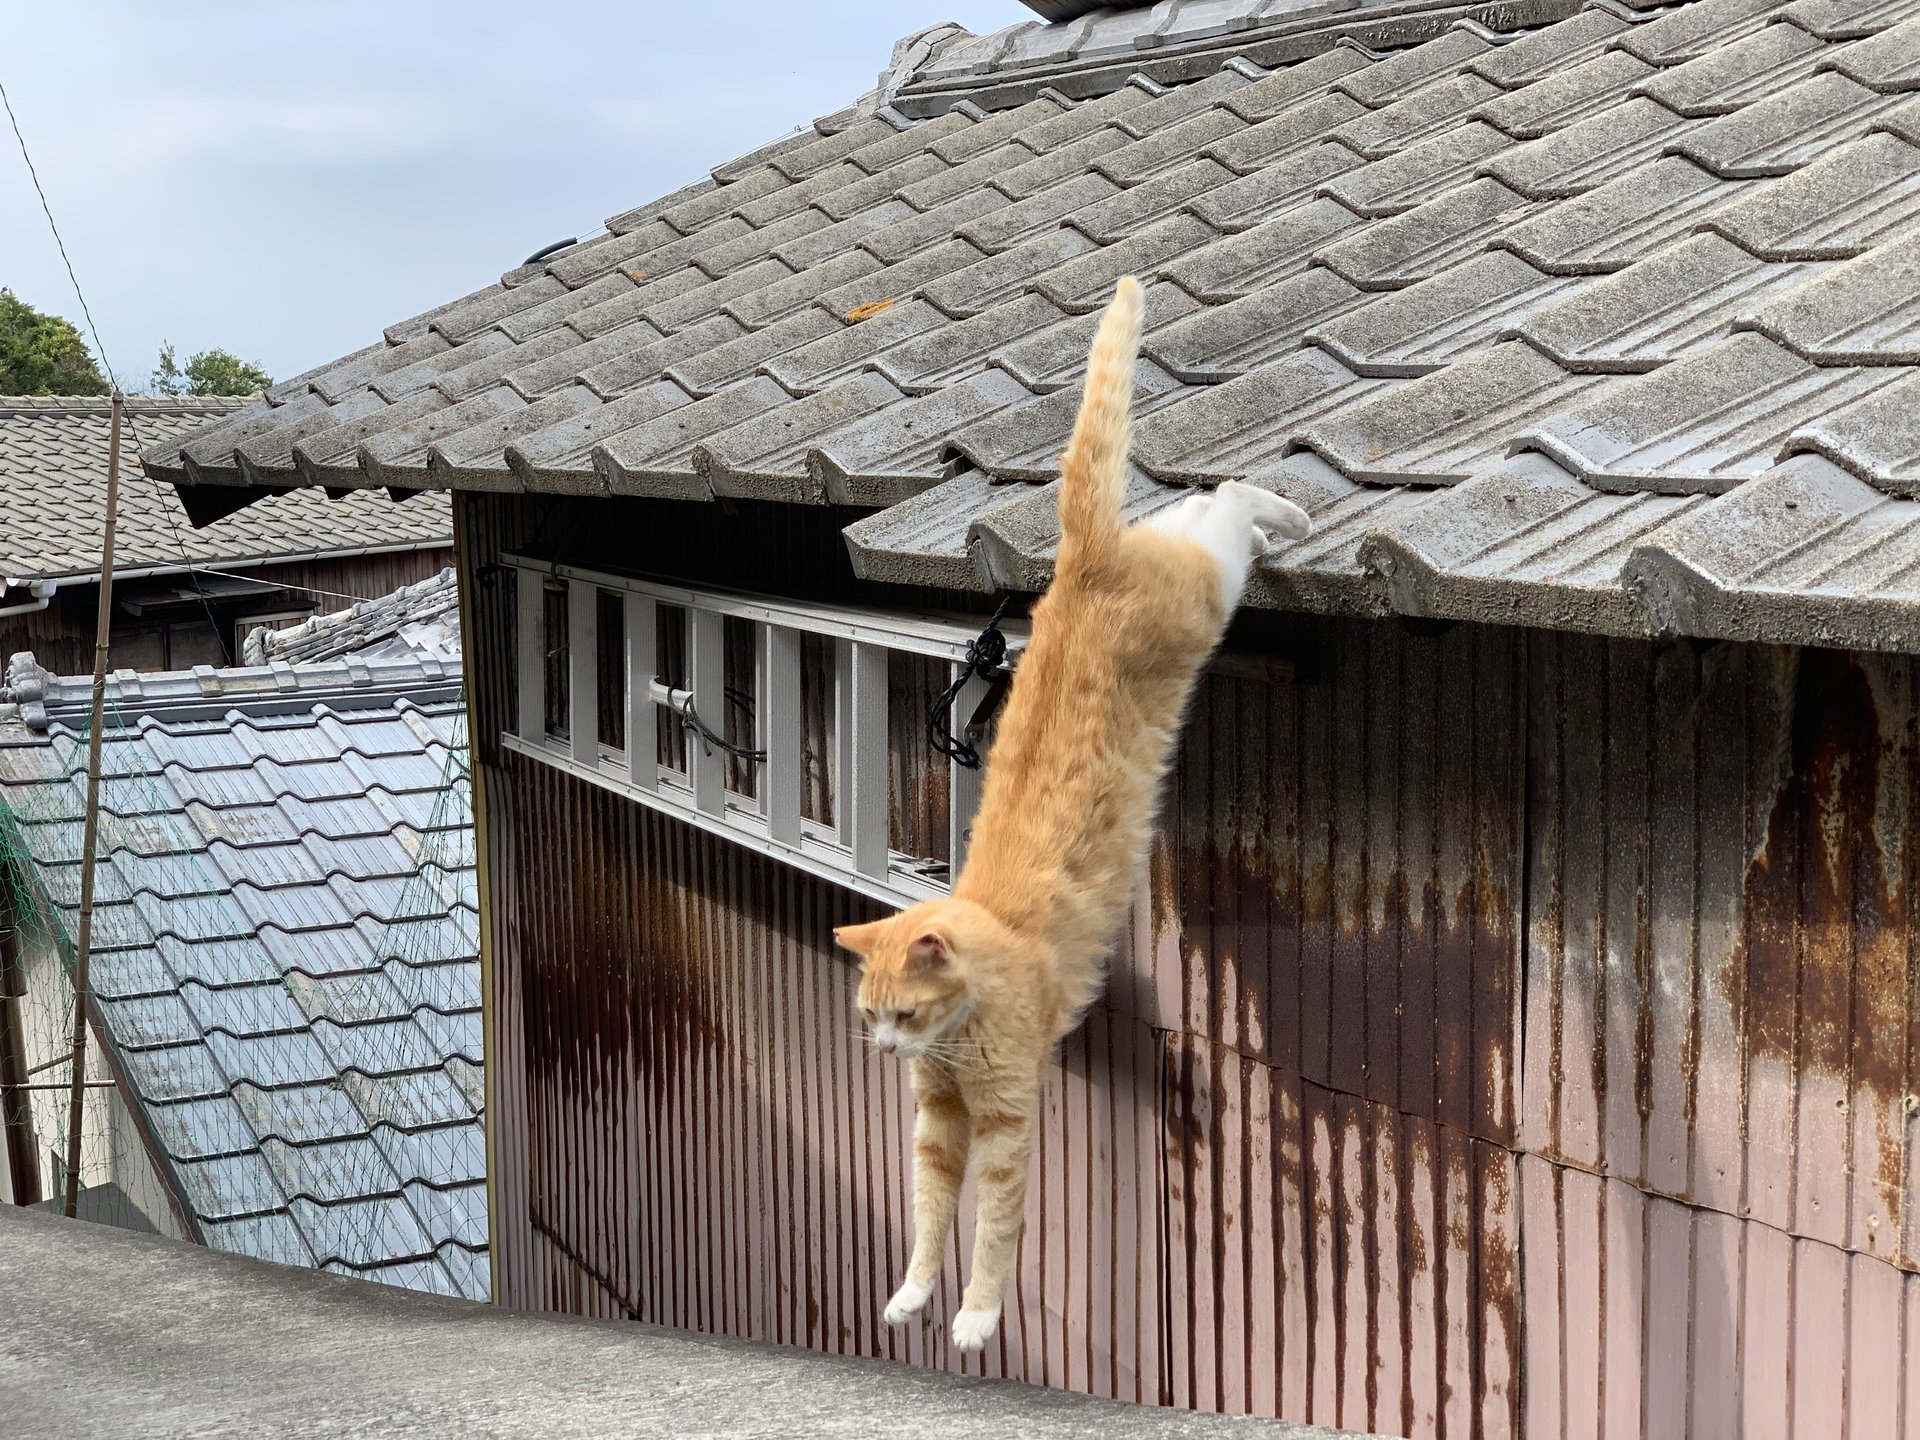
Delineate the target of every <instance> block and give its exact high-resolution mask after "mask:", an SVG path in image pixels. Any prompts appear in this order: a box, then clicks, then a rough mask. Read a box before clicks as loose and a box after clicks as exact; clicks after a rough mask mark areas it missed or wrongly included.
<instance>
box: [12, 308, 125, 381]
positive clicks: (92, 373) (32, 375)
mask: <svg viewBox="0 0 1920 1440" xmlns="http://www.w3.org/2000/svg"><path fill="white" fill-rule="evenodd" d="M108 388H109V387H108V385H107V379H106V376H104V375H102V374H101V373H100V367H99V366H98V365H96V364H94V363H93V356H92V355H91V354H90V353H89V352H88V350H87V342H86V341H84V340H82V339H81V338H80V332H79V331H78V330H76V329H74V328H73V326H72V325H71V324H70V323H69V322H67V321H65V320H62V319H61V318H60V317H59V316H58V315H43V314H41V313H40V312H39V311H38V310H36V309H34V308H33V307H32V306H31V305H29V304H27V302H26V301H24V300H22V299H20V297H19V296H17V295H15V294H14V293H13V292H12V291H11V290H0V395H105V394H106V393H107V391H108Z"/></svg>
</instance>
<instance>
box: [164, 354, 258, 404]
mask: <svg viewBox="0 0 1920 1440" xmlns="http://www.w3.org/2000/svg"><path fill="white" fill-rule="evenodd" d="M271 384H273V377H272V376H271V375H269V374H267V372H266V371H265V370H262V369H261V368H260V367H259V366H258V365H256V364H254V363H253V362H252V361H249V360H242V359H241V358H240V357H239V356H238V355H235V354H234V353H233V352H232V351H230V350H202V351H200V352H199V353H198V354H197V355H189V356H188V357H187V363H186V364H185V365H181V364H180V363H179V362H177V361H176V360H175V359H174V356H173V346H172V345H171V344H167V343H165V342H163V343H162V344H161V346H160V364H159V365H158V366H157V367H156V368H155V369H154V372H153V388H154V389H155V390H156V391H158V392H159V393H160V394H162V395H255V394H258V393H259V392H260V391H262V390H264V389H266V388H267V387H268V386H269V385H271Z"/></svg>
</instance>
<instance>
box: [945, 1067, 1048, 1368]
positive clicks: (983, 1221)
mask: <svg viewBox="0 0 1920 1440" xmlns="http://www.w3.org/2000/svg"><path fill="white" fill-rule="evenodd" d="M1037 1099H1038V1097H1037V1096H1036V1095H1033V1094H1026V1095H1019V1096H1003V1097H1000V1098H999V1103H997V1104H995V1105H992V1106H983V1105H977V1106H976V1111H975V1114H974V1117H973V1149H974V1155H975V1157H976V1158H977V1159H978V1161H979V1166H980V1168H979V1169H978V1170H977V1171H976V1172H975V1178H976V1180H977V1182H978V1191H979V1193H978V1197H977V1204H976V1211H977V1214H976V1217H975V1220H974V1226H973V1271H972V1274H971V1275H970V1276H969V1277H968V1279H967V1289H966V1293H965V1294H964V1295H963V1296H962V1297H961V1300H960V1313H959V1314H957V1315H955V1316H954V1317H953V1331H952V1335H953V1344H954V1348H955V1349H958V1350H980V1349H984V1348H985V1346H986V1343H987V1341H988V1340H989V1339H991V1338H992V1336H993V1332H994V1331H995V1330H998V1329H999V1328H1000V1307H1001V1304H1002V1302H1003V1299H1004V1297H1005V1294H1006V1288H1007V1277H1008V1276H1009V1275H1010V1274H1011V1273H1012V1270H1013V1261H1014V1257H1015V1256H1016V1255H1017V1254H1018V1253H1019V1247H1020V1231H1021V1228H1022V1227H1023V1226H1024V1225H1025V1224H1026V1218H1027V1164H1028V1161H1029V1160H1030V1159H1031V1158H1032V1155H1033V1125H1034V1111H1035V1105H1036V1102H1037Z"/></svg>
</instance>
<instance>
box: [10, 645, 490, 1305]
mask: <svg viewBox="0 0 1920 1440" xmlns="http://www.w3.org/2000/svg"><path fill="white" fill-rule="evenodd" d="M47 689H48V690H49V692H50V693H49V694H48V695H47V698H46V701H45V708H44V710H43V711H36V712H35V713H32V714H23V713H21V711H20V709H19V707H14V708H13V713H11V714H0V805H4V807H5V810H6V812H7V816H8V819H9V821H10V823H11V825H12V828H13V831H14V837H13V838H14V840H15V842H16V844H17V845H18V847H19V848H20V849H21V850H22V851H24V853H25V856H26V861H25V863H26V865H27V867H28V868H29V869H30V870H31V872H32V874H31V880H32V883H33V886H34V889H35V890H36V892H37V893H38V895H39V897H40V898H41V901H42V908H43V909H44V911H45V912H46V914H47V916H48V918H49V919H50V920H51V921H52V922H53V923H54V924H56V925H57V927H58V929H59V931H60V933H61V938H62V941H63V943H69V944H70V942H71V937H72V935H73V933H74V930H75V928H76V922H77V912H78V903H79V868H80V862H79V856H80V848H81V845H80V836H81V823H82V815H81V811H82V803H83V800H84V794H85V765H86V749H85V739H84V737H85V723H86V718H85V712H84V709H83V708H82V706H81V704H80V694H81V691H80V689H79V688H78V687H76V686H75V685H74V684H73V682H70V681H59V680H51V679H49V680H48V682H47ZM464 728H465V727H464V712H463V707H462V704H461V700H460V696H459V685H458V674H457V672H454V671H452V670H451V669H450V668H449V669H441V668H440V667H437V666H432V665H429V666H428V667H427V669H426V670H425V671H423V670H422V668H421V666H420V665H419V664H417V663H400V664H392V665H389V664H385V663H383V662H375V663H373V664H372V665H362V666H360V667H359V668H358V670H357V671H355V672H352V673H348V672H346V671H343V669H342V667H341V666H340V665H337V664H335V665H306V666H288V665H285V664H280V665H275V666H270V667H261V668H258V669H255V670H234V671H227V672H220V673H219V674H217V675H215V674H202V675H198V676H140V677H138V679H137V680H135V679H133V677H117V681H116V684H115V686H114V696H113V704H112V706H111V707H110V711H109V726H108V728H107V731H106V742H105V746H104V774H105V775H106V777H107V781H106V784H105V786H104V790H103V814H102V822H101V858H102V863H101V865H100V867H99V870H98V874H97V880H96V910H95V919H94V936H95V948H94V954H93V960H92V972H91V973H92V980H93V985H94V989H95V991H96V992H97V995H98V997H99V1007H100V1014H101V1015H102V1016H103V1018H104V1022H105V1025H106V1029H107V1040H108V1042H109V1043H110V1044H111V1045H112V1046H113V1048H114V1050H115V1052H116V1054H117V1057H118V1059H119V1061H120V1068H121V1071H122V1073H123V1074H124V1075H125V1076H126V1078H127V1081H128V1083H129V1086H130V1088H131V1089H132V1090H133V1092H134V1096H133V1098H134V1099H135V1100H137V1102H138V1103H139V1105H140V1106H141V1108H142V1109H143V1111H144V1112H145V1115H146V1117H147V1119H148V1122H149V1124H150V1127H151V1131H152V1133H153V1135H154V1136H155V1137H156V1138H157V1141H158V1144H159V1146H160V1148H161V1149H162V1150H163V1151H164V1152H165V1154H166V1157H167V1159H168V1162H169V1169H170V1170H171V1172H172V1179H173V1181H174V1187H175V1189H176V1192H177V1193H178V1195H179V1196H180V1198H181V1199H182V1200H183V1202H184V1203H185V1205H186V1206H187V1207H188V1208H189V1209H190V1210H191V1211H192V1212H193V1214H194V1216H195V1217H196V1219H197V1221H198V1224H199V1228H200V1230H201V1232H202V1233H203V1234H204V1236H205V1237H206V1239H207V1241H208V1243H209V1244H211V1245H214V1246H216V1247H218V1248H221V1249H226V1250H233V1251H239V1252H242V1253H245V1254H250V1255H256V1256H259V1257H261V1258H264V1259H269V1260H278V1261H284V1262H287V1263H292V1264H299V1265H318V1266H323V1267H325V1268H327V1269H332V1270H340V1271H345V1272H349V1273H355V1274H360V1275H363V1276H366V1277H369V1278H372V1279H376V1280H382V1281H385V1282H387V1283H390V1284H396V1285H404V1286H407V1287H409V1288H414V1289H426V1290H435V1291H441V1292H444V1293H448V1294H457V1295H465V1296H469V1297H471V1298H475V1299H484V1298H485V1297H486V1293H487V1267H486V1244H487V1232H486V1223H487V1222H486V1199H485V1172H486V1146H485V1139H484V1134H483V1131H482V1128H481V1119H480V1110H481V1103H482V1092H481V1083H480V1075H481V1069H480V1067H481V1061H482V1054H481V1038H480V1037H481V1030H480V970H479V960H478V949H479V942H478V936H479V923H478V913H477V909H476V901H475V893H474V869H473V865H474V851H473V839H472V823H473V822H472V814H471V809H470V802H469V792H468V787H467V774H466V757H465V739H464Z"/></svg>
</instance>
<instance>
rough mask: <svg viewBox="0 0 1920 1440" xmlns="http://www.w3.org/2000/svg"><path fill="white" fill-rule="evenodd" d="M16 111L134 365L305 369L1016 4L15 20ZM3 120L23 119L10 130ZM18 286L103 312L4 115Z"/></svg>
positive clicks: (199, 8)
mask: <svg viewBox="0 0 1920 1440" xmlns="http://www.w3.org/2000/svg"><path fill="white" fill-rule="evenodd" d="M6 9H7V17H6V43H5V45H4V47H0V84H4V85H5V86H6V89H7V93H8V95H9V96H10V97H11V98H12V101H13V108H14V111H15V113H16V114H17V116H18V117H19V121H20V126H21V129H22V130H23V131H24V132H25V134H26V138H27V143H28V146H29V147H30V149H31V151H32V154H33V158H34V163H35V164H36V165H37V166H38V167H39V170H40V178H41V181H42V183H43V184H44V185H45V186H46V190H47V196H48V199H49V200H50V201H51V202H52V204H53V213H54V217H55V219H57V220H58V221H59V222H60V227H61V229H62V231H63V232H64V234H65V236H66V240H67V246H68V249H69V250H70V251H71V253H72V256H73V263H74V267H75V269H76V270H78V272H79V276H80V283H81V285H82V286H83V287H85V289H86V292H87V299H88V300H89V302H90V303H91V304H92V306H93V310H94V317H95V319H96V320H98V321H99V324H100V331H101V335H102V338H103V339H104V341H105V345H106V350H107V354H108V357H109V358H110V360H111V361H112V363H113V365H114V367H115V368H116V370H117V371H118V372H119V375H120V379H121V383H122V384H123V385H125V386H126V387H127V388H128V389H134V388H138V387H141V386H144V385H145V384H146V382H147V379H148V376H149V373H150V372H151V371H152V369H153V364H154V360H155V357H156V354H157V352H158V350H159V347H160V342H161V340H162V339H168V340H171V341H172V342H173V343H174V345H175V347H176V348H177V349H178V350H179V352H180V354H181V356H182V357H183V358H184V357H185V355H187V354H188V353H190V352H192V351H195V350H201V349H205V348H207V347H209V346H216V345H217V346H220V347H223V348H225V349H228V350H232V351H235V352H236V353H238V354H239V355H241V356H242V357H243V358H246V359H249V360H257V361H259V362H261V363H262V364H264V365H265V366H266V368H267V370H268V371H269V373H271V374H273V375H275V376H277V377H281V378H284V377H286V376H289V375H293V374H297V373H298V372H300V371H301V370H304V369H307V368H309V367H311V366H313V365H316V364H319V363H322V362H324V361H326V360H330V359H332V358H334V357H335V356H337V355H342V354H345V353H347V352H348V351H350V350H355V349H358V348H359V347H361V346H363V345H366V344H368V343H369V342H371V341H372V340H374V339H377V338H378V336H379V333H380V331H381V330H382V329H383V328H384V327H385V326H387V325H389V324H391V323H393V322H394V321H396V320H400V319H404V318H405V317H406V316H408V315H411V314H414V313H416V312H418V311H420V310H424V309H426V308H427V307H428V306H430V305H435V304H439V303H440V302H442V301H444V300H449V299H453V298H455V297H457V296H459V295H462V294H464V293H466V292H467V291H469V290H472V289H475V288H477V287H478V286H481V285H484V284H486V283H488V282H489V281H492V280H494V279H497V278H498V277H499V275H500V273H501V272H502V271H504V270H507V269H510V268H511V267H512V266H514V265H516V264H518V263H519V262H520V261H521V260H522V259H524V258H525V257H526V256H527V255H528V254H529V253H531V252H532V251H534V250H537V249H539V248H540V247H541V246H543V245H546V244H548V243H550V242H552V241H554V240H558V239H561V238H562V237H564V236H567V235H586V234H589V233H591V232H592V231H594V230H596V229H597V228H598V227H599V224H600V221H601V220H603V219H604V218H605V217H606V216H608V215H613V214H617V213H618V212H620V211H622V210H625V209H629V208H631V207H633V206H635V205H638V204H641V203H643V202H644V201H647V200H650V199H652V198H653V197H655V196H656V195H660V194H663V193H665V192H667V191H669V190H672V189H674V188H676V187H678V186H680V185H683V184H685V183H687V182H688V181H689V180H693V179H696V178H698V177H699V176H700V175H702V174H703V173H704V172H705V171H706V170H708V169H709V168H711V167H712V166H713V165H715V164H718V163H719V162H721V161H723V160H727V159H730V158H732V157H733V156H735V155H738V154H740V153H741V152H743V151H746V150H749V149H752V148H753V147H754V146H756V145H759V144H762V143H764V142H766V141H768V140H771V139H774V138H776V137H777V136H779V135H782V134H784V133H786V132H788V131H789V130H791V129H792V128H793V127H794V126H795V125H796V124H799V123H802V122H805V121H807V120H810V119H812V118H813V117H814V116H816V115H822V114H826V113H829V112H831V111H834V110H837V109H839V108H840V107H841V106H843V105H845V104H847V103H848V102H849V101H851V100H853V99H854V98H855V97H857V96H858V95H860V94H862V93H864V92H865V91H866V90H868V89H870V88H871V87H872V85H873V83H874V79H875V77H876V75H877V74H878V73H879V71H880V70H881V69H882V68H883V67H884V66H885V64H886V61H887V57H888V54H889V52H890V50H891V49H892V45H893V42H894V40H895V39H897V38H898V37H899V36H901V35H903V34H906V33H908V32H911V31H914V30H918V29H920V28H922V27H923V26H925V25H929V24H933V23H937V22H939V21H942V20H954V21H957V22H959V23H960V24H962V25H965V26H966V27H967V28H968V29H970V30H973V31H975V32H976V33H985V32H987V31H990V30H996V29H999V28H1000V27H1002V26H1004V25H1008V24H1012V23H1014V22H1016V21H1018V20H1023V19H1032V18H1033V15H1032V12H1030V11H1028V10H1026V9H1025V8H1024V7H1023V6H1021V5H1020V4H1019V3H1018V0H891V3H889V0H732V3H722V0H695V3H672V4H669V3H665V0H626V3H615V0H602V3H594V0H584V3H580V0H576V3H574V4H570V5H566V6H545V5H539V4H527V3H525V0H522V3H519V4H513V5H508V4H501V3H495V0H460V3H451V0H330V3H328V4H326V5H312V6H290V5H278V4H269V5H262V4H259V3H257V0H186V3H178V4H172V5H164V6H161V5H154V4H151V3H130V0H111V3H109V0H88V3H86V4H55V5H34V6H26V5H19V6H8V7H6ZM3 120H4V117H0V122H3ZM0 286H3V287H6V288H8V289H11V290H13V291H15V292H16V293H17V294H18V295H20V296H21V298H23V299H25V300H27V301H28V302H29V303H31V304H33V305H35V306H38V307H39V308H41V309H43V310H50V311H53V312H55V313H57V314H62V315H66V316H68V317H69V318H70V319H72V320H73V321H74V322H75V323H76V324H78V323H80V319H81V317H80V314H79V306H78V304H77V303H76V302H75V300H74V298H73V291H72V288H71V287H70V286H69V284H68V282H67V278H66V274H65V271H64V270H63V269H62V268H61V265H60V261H59V256H58V254H57V252H56V251H55V249H54V246H53V241H52V239H51V237H50V236H49V234H48V232H47V228H46V221H45V219H44V218H43V217H42V216H41V214H40V208H39V204H38V201H37V200H36V199H35V198H34V195H33V192H32V189H31V186H30V185H29V183H28V179H27V173H26V168H25V166H24V164H23V163H22V161H21V159H20V155H19V152H18V150H17V148H16V147H15V145H14V139H13V135H12V134H11V132H10V131H8V130H6V129H5V128H4V125H3V124H0Z"/></svg>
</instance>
